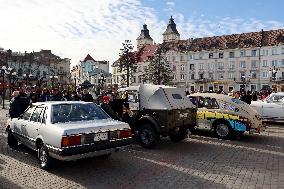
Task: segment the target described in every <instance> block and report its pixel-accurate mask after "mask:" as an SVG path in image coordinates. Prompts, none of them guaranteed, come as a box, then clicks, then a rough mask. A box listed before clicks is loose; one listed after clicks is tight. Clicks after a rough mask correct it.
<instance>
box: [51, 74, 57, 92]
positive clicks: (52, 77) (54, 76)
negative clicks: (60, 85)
mask: <svg viewBox="0 0 284 189" xmlns="http://www.w3.org/2000/svg"><path fill="white" fill-rule="evenodd" d="M49 78H50V79H51V87H52V89H53V86H54V81H55V79H58V76H57V75H52V76H49Z"/></svg>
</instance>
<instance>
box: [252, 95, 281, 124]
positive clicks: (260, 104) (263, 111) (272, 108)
mask: <svg viewBox="0 0 284 189" xmlns="http://www.w3.org/2000/svg"><path fill="white" fill-rule="evenodd" d="M251 107H253V108H254V109H255V110H256V111H257V112H258V113H259V114H260V116H261V117H262V118H263V119H265V120H266V121H273V122H283V121H284V93H283V92H280V93H271V94H270V95H269V96H268V97H267V98H266V99H265V100H263V101H262V100H258V101H252V102H251Z"/></svg>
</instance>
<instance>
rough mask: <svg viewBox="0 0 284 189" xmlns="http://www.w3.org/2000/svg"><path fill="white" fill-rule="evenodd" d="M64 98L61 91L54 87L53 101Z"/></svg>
mask: <svg viewBox="0 0 284 189" xmlns="http://www.w3.org/2000/svg"><path fill="white" fill-rule="evenodd" d="M61 100H62V96H61V94H60V93H59V91H58V89H57V88H54V89H53V90H52V95H51V101H61Z"/></svg>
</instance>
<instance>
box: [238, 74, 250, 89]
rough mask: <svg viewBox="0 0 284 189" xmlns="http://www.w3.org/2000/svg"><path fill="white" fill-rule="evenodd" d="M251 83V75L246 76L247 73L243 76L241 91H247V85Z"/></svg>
mask: <svg viewBox="0 0 284 189" xmlns="http://www.w3.org/2000/svg"><path fill="white" fill-rule="evenodd" d="M249 83H250V75H249V76H248V77H246V76H245V75H242V76H241V86H242V87H241V90H240V91H246V85H247V84H249Z"/></svg>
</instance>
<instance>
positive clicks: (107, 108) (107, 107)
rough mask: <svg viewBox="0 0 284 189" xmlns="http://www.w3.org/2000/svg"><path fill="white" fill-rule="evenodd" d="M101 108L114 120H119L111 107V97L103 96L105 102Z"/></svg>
mask: <svg viewBox="0 0 284 189" xmlns="http://www.w3.org/2000/svg"><path fill="white" fill-rule="evenodd" d="M101 108H102V109H103V110H104V111H105V112H106V113H107V114H108V115H109V116H110V117H111V118H112V119H115V120H119V117H118V116H117V114H116V113H115V112H114V111H113V109H112V108H111V106H110V105H109V97H108V96H103V102H102V103H101Z"/></svg>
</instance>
